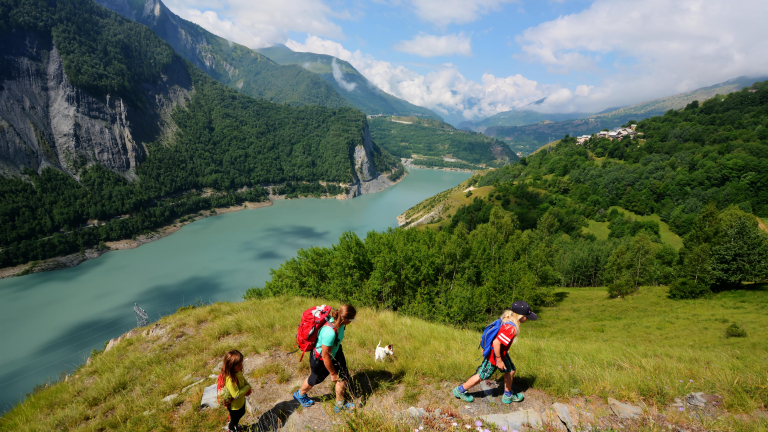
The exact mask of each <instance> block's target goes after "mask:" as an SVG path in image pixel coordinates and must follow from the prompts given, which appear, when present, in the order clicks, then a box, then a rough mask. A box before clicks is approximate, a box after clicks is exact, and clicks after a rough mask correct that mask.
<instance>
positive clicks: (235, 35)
mask: <svg viewBox="0 0 768 432" xmlns="http://www.w3.org/2000/svg"><path fill="white" fill-rule="evenodd" d="M165 4H166V5H167V6H168V7H169V8H170V9H171V10H173V11H174V12H175V13H177V14H178V15H179V16H181V17H182V18H184V19H187V20H189V21H192V22H194V23H196V24H198V25H200V26H202V27H204V28H205V29H206V30H208V31H210V32H212V33H214V34H216V35H218V36H221V37H223V38H226V39H229V40H232V41H235V42H237V43H240V44H243V45H245V46H247V47H250V48H263V47H268V46H272V45H274V44H275V43H283V42H285V41H286V40H287V39H288V32H290V31H298V32H308V33H312V34H317V35H321V36H325V37H333V38H343V37H344V34H343V32H342V30H341V27H340V26H339V25H338V24H336V23H335V22H333V19H350V18H352V14H351V13H350V12H348V11H335V10H333V9H331V8H330V7H328V6H327V5H326V4H325V3H324V2H323V1H322V0H281V1H257V2H253V1H250V0H226V1H222V2H216V1H214V2H204V1H202V0H167V1H165ZM211 9H215V10H216V11H214V10H211Z"/></svg>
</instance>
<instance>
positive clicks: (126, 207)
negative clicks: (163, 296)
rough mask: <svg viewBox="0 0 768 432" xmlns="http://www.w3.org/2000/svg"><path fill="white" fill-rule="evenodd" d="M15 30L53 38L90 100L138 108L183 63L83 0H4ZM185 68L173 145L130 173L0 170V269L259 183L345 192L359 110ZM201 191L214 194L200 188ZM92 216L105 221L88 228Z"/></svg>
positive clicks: (384, 161) (379, 153)
mask: <svg viewBox="0 0 768 432" xmlns="http://www.w3.org/2000/svg"><path fill="white" fill-rule="evenodd" d="M13 29H25V30H28V31H35V32H37V33H38V34H40V35H42V36H45V35H46V34H47V35H48V37H52V39H53V41H54V43H55V45H56V46H57V48H58V49H59V50H60V51H61V54H62V58H63V61H64V68H65V71H66V73H67V76H68V78H69V79H70V80H71V81H72V82H73V83H74V84H75V85H76V86H78V87H82V88H84V89H87V91H89V92H91V93H92V94H94V95H95V96H97V97H100V96H105V95H110V94H119V95H122V96H124V97H126V98H129V100H130V101H131V103H132V104H134V105H136V107H137V108H136V109H142V104H143V101H144V99H143V97H144V96H143V95H144V93H142V91H141V87H142V83H146V82H154V81H156V80H157V78H158V77H159V75H160V74H161V73H163V71H164V68H165V66H167V65H168V64H170V62H171V61H172V60H174V59H176V60H175V61H177V62H183V60H180V59H178V57H177V54H175V53H174V52H173V50H172V49H171V48H170V47H169V46H168V45H167V44H166V43H165V42H163V41H162V40H160V39H159V38H158V37H157V36H155V35H154V34H153V33H152V32H151V31H149V29H147V28H146V27H145V26H143V25H140V24H137V23H135V22H132V21H130V20H128V19H126V18H123V17H121V16H119V15H118V14H116V13H114V12H111V11H108V10H107V9H104V8H102V7H100V6H98V5H96V4H95V3H93V2H92V1H90V0H58V1H54V2H36V1H34V0H0V32H7V31H11V30H13ZM186 65H187V73H188V74H189V77H190V79H191V82H192V85H193V87H194V89H195V91H194V94H193V96H192V99H191V101H190V102H189V103H188V104H187V106H186V107H181V108H178V109H177V110H176V111H175V112H174V113H173V120H174V122H175V124H176V126H177V131H176V133H175V136H174V137H173V139H172V140H171V143H170V145H168V146H164V145H161V144H159V143H154V144H152V145H150V146H149V149H148V153H149V155H148V157H147V159H146V160H145V161H143V162H142V163H141V164H140V165H139V167H138V169H137V170H136V174H137V176H138V180H137V181H133V182H129V181H127V180H126V179H125V178H124V177H122V176H120V175H118V174H116V173H114V172H111V171H109V170H107V169H105V168H103V167H101V166H98V165H92V166H86V167H82V169H81V171H80V172H79V175H78V176H77V178H72V177H70V176H68V175H66V174H64V173H62V172H60V171H58V170H56V169H55V168H53V167H47V168H44V169H43V170H42V172H40V173H36V172H33V171H30V170H25V171H24V175H23V176H22V177H20V178H0V248H1V249H0V266H2V267H4V266H9V265H16V264H21V263H25V262H28V261H30V260H41V259H45V258H50V257H53V256H57V255H62V254H66V253H71V252H77V251H79V250H83V249H84V248H87V247H92V246H95V245H98V244H99V243H100V242H103V241H110V240H118V239H123V238H129V237H131V236H135V235H137V234H141V233H146V232H148V231H150V230H152V229H155V228H157V227H159V226H162V225H164V224H167V223H169V222H171V221H172V220H174V219H176V218H178V217H180V216H183V215H185V214H190V213H197V212H198V211H200V210H202V209H211V208H212V207H220V206H229V205H236V204H240V203H242V202H243V201H260V200H263V199H265V198H266V195H267V194H266V191H265V190H264V189H263V188H262V187H260V185H264V184H281V183H283V184H284V186H283V187H281V188H277V190H276V191H277V192H279V193H285V194H287V195H289V196H291V197H294V196H307V195H311V196H319V195H322V194H331V195H334V194H338V193H343V192H344V190H345V188H343V187H342V186H338V183H349V182H352V181H354V179H355V177H354V166H353V161H352V158H351V154H352V153H353V150H354V148H355V147H356V146H358V145H362V144H363V134H364V130H365V127H366V118H365V115H364V114H363V113H361V112H360V111H358V110H356V109H354V108H334V109H331V108H325V107H320V106H303V107H300V108H294V107H290V106H285V105H276V104H273V103H271V102H268V101H263V100H256V99H253V98H251V97H249V96H246V95H243V94H241V93H238V92H237V91H235V90H233V89H229V88H226V87H224V86H223V85H221V84H220V83H218V82H216V81H214V80H213V79H212V78H210V77H209V76H207V75H206V74H204V73H203V72H202V71H200V70H199V69H197V68H195V67H194V66H193V65H191V64H190V63H186ZM371 157H372V159H373V161H372V162H373V164H374V166H375V167H376V168H377V169H378V170H379V171H380V172H389V171H392V175H395V174H397V173H399V174H398V175H402V171H399V170H400V169H401V168H402V166H401V164H400V163H399V161H398V160H397V158H395V157H393V156H392V155H390V154H388V153H387V152H386V151H383V150H382V149H381V148H379V147H378V146H377V145H376V144H375V143H374V144H373V153H372V154H371ZM320 182H323V183H325V184H324V185H321V184H320ZM326 182H327V183H326ZM204 188H211V189H214V190H215V191H216V192H215V193H213V194H211V195H207V196H205V197H203V196H202V195H201V193H200V191H201V190H202V189H204ZM89 220H98V221H101V222H106V224H103V225H101V224H99V225H100V226H98V227H94V226H89V227H85V226H84V225H85V224H86V222H87V221H89ZM92 225H93V224H92Z"/></svg>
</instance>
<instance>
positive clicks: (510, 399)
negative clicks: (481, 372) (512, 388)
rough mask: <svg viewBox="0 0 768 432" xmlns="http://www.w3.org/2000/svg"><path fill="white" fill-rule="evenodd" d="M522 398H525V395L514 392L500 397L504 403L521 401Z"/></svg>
mask: <svg viewBox="0 0 768 432" xmlns="http://www.w3.org/2000/svg"><path fill="white" fill-rule="evenodd" d="M523 399H525V396H523V394H522V393H514V394H513V395H512V396H507V395H504V396H502V397H501V401H502V402H504V403H505V404H509V403H512V402H522V401H523Z"/></svg>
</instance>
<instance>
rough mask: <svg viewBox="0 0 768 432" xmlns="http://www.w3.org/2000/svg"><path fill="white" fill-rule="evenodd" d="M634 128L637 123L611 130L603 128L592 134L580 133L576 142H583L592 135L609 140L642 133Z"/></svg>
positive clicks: (631, 136)
mask: <svg viewBox="0 0 768 432" xmlns="http://www.w3.org/2000/svg"><path fill="white" fill-rule="evenodd" d="M636 128H637V125H636V124H633V125H630V126H629V127H619V128H614V129H613V130H610V131H608V130H603V131H600V132H598V133H596V134H593V135H582V136H580V137H577V138H576V143H577V144H584V143H585V142H587V141H588V140H589V139H590V138H592V136H596V137H598V138H608V139H609V140H611V141H613V140H615V139H622V138H624V137H627V136H628V137H630V138H634V137H635V136H636V135H642V133H640V132H636V131H635V129H636Z"/></svg>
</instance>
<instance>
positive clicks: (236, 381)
mask: <svg viewBox="0 0 768 432" xmlns="http://www.w3.org/2000/svg"><path fill="white" fill-rule="evenodd" d="M221 376H222V377H223V378H224V385H226V386H227V390H228V391H229V394H230V395H232V402H231V403H230V404H229V406H228V407H227V410H228V411H229V430H231V431H242V430H243V427H242V426H240V425H239V424H238V423H240V419H241V418H243V416H244V415H245V397H246V396H248V395H250V394H251V385H250V384H248V381H246V380H245V376H244V375H243V354H241V353H240V351H237V350H232V351H228V352H227V353H226V354H225V355H224V361H223V364H222V365H221Z"/></svg>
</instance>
